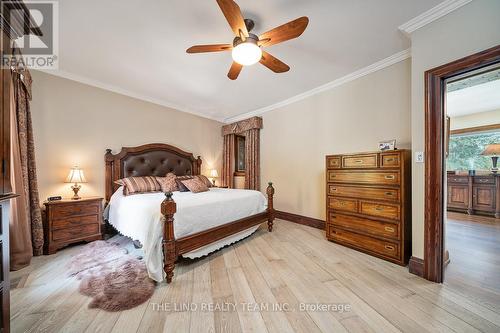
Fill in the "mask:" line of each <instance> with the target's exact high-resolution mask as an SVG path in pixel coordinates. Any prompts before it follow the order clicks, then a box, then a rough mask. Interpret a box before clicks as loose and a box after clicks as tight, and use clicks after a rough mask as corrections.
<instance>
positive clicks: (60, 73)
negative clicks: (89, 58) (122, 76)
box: [37, 69, 224, 122]
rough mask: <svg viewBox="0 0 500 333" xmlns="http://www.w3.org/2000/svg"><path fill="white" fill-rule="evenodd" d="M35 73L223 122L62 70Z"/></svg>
mask: <svg viewBox="0 0 500 333" xmlns="http://www.w3.org/2000/svg"><path fill="white" fill-rule="evenodd" d="M37 71H39V72H42V73H45V74H49V75H53V76H57V77H61V78H64V79H68V80H71V81H75V82H78V83H82V84H85V85H88V86H92V87H95V88H99V89H103V90H107V91H110V92H113V93H116V94H120V95H123V96H126V97H130V98H134V99H138V100H141V101H145V102H149V103H152V104H156V105H160V106H164V107H167V108H169V109H173V110H176V111H180V112H186V113H190V114H192V115H195V116H198V117H202V118H206V119H210V120H215V121H218V122H224V118H217V117H211V116H207V115H206V114H203V113H201V112H197V111H193V110H191V109H189V108H187V107H185V106H181V105H176V104H174V103H171V102H169V101H166V100H162V99H158V98H154V97H151V96H147V95H142V94H137V93H135V92H132V91H130V90H126V89H122V88H120V87H117V86H114V85H111V84H107V83H103V82H101V81H97V80H94V79H90V78H87V77H84V76H80V75H76V74H73V73H69V72H66V71H62V70H46V69H37Z"/></svg>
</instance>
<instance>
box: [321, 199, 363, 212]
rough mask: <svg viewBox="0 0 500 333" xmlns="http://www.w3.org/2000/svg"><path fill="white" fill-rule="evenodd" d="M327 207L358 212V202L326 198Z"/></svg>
mask: <svg viewBox="0 0 500 333" xmlns="http://www.w3.org/2000/svg"><path fill="white" fill-rule="evenodd" d="M328 207H329V208H332V209H337V210H343V211H346V212H353V213H357V212H358V200H355V199H347V198H334V197H328Z"/></svg>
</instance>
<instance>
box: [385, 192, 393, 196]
mask: <svg viewBox="0 0 500 333" xmlns="http://www.w3.org/2000/svg"><path fill="white" fill-rule="evenodd" d="M385 195H390V196H393V195H394V193H392V192H385Z"/></svg>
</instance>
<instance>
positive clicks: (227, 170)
mask: <svg viewBox="0 0 500 333" xmlns="http://www.w3.org/2000/svg"><path fill="white" fill-rule="evenodd" d="M234 144H235V135H234V134H227V135H224V147H223V149H224V151H223V160H222V177H221V182H222V186H227V187H229V188H233V187H234V184H233V173H234V159H235V156H234V150H235V147H234Z"/></svg>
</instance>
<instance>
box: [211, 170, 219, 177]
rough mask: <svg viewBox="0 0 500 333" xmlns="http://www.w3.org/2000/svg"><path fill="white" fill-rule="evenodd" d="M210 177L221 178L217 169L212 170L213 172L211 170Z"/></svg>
mask: <svg viewBox="0 0 500 333" xmlns="http://www.w3.org/2000/svg"><path fill="white" fill-rule="evenodd" d="M210 177H212V178H217V177H219V174H218V173H217V170H216V169H212V170H210Z"/></svg>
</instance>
